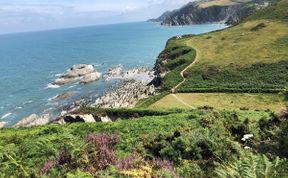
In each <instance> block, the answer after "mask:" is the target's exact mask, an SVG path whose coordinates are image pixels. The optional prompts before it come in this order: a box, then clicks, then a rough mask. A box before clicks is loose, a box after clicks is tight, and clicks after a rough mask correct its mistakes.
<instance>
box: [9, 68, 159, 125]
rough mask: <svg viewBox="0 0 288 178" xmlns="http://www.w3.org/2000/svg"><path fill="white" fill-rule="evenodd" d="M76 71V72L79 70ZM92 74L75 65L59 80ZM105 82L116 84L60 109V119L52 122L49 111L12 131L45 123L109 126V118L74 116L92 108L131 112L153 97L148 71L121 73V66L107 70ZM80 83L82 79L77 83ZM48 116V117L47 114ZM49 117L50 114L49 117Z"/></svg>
mask: <svg viewBox="0 0 288 178" xmlns="http://www.w3.org/2000/svg"><path fill="white" fill-rule="evenodd" d="M78 69H79V70H78ZM87 72H88V73H89V74H91V73H94V70H92V67H89V66H86V65H85V66H84V65H83V66H82V67H81V65H80V66H77V65H74V67H72V68H71V69H70V70H69V71H68V72H67V73H66V74H63V75H61V76H60V78H72V77H76V78H77V76H79V75H82V76H83V75H84V76H85V75H86V73H87ZM103 78H104V80H105V81H109V80H116V81H118V82H116V84H115V85H114V86H113V87H111V88H109V89H108V90H107V91H106V92H105V93H104V94H103V96H101V97H99V96H98V97H97V96H87V97H83V98H80V99H77V100H75V101H73V102H72V103H71V104H69V105H63V106H59V107H58V108H57V109H58V110H60V111H61V112H60V114H59V116H58V117H57V118H56V119H55V118H54V117H52V115H51V113H50V112H49V111H46V110H45V111H44V112H43V113H44V114H42V115H37V114H32V115H30V116H27V117H25V118H23V119H22V120H21V121H19V122H18V123H17V124H16V125H14V127H31V126H38V125H45V124H47V123H51V122H53V123H57V124H66V123H74V122H111V121H114V120H117V119H118V118H116V119H113V118H110V117H109V116H98V117H94V116H92V115H89V114H84V115H81V114H80V115H79V114H75V112H76V111H77V110H78V109H79V108H80V107H82V106H93V107H100V108H131V107H134V106H135V105H136V104H137V102H138V101H139V100H140V99H143V98H146V97H149V96H152V95H155V94H156V90H155V87H154V85H149V83H150V82H151V81H152V79H153V78H154V71H152V70H149V68H147V67H138V68H133V69H130V70H126V71H125V70H124V69H123V67H122V66H120V65H119V66H116V67H114V68H110V69H109V70H108V72H107V74H106V75H104V76H103ZM78 80H80V81H81V79H78ZM74 95H75V92H65V93H62V94H58V95H56V96H55V97H53V98H51V99H49V102H50V103H56V102H60V101H62V100H65V99H69V98H71V97H73V96H74ZM47 113H48V114H47ZM49 113H50V114H49Z"/></svg>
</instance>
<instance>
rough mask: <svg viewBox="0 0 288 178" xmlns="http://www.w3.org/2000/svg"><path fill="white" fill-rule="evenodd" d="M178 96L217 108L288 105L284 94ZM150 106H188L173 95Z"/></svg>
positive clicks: (182, 94)
mask: <svg viewBox="0 0 288 178" xmlns="http://www.w3.org/2000/svg"><path fill="white" fill-rule="evenodd" d="M176 96H177V97H178V98H179V99H180V100H182V101H183V102H185V103H187V104H188V105H191V106H193V107H205V106H209V107H213V108H217V109H242V110H249V109H250V110H262V111H265V110H271V111H279V110H281V109H283V108H284V107H285V105H286V98H285V96H284V95H283V94H263V93H257V94H249V93H178V94H176ZM150 108H188V106H187V105H184V104H183V103H181V102H180V101H178V100H175V97H174V96H172V95H167V96H165V97H164V98H163V99H161V100H159V101H157V102H155V103H154V104H152V105H151V106H150Z"/></svg>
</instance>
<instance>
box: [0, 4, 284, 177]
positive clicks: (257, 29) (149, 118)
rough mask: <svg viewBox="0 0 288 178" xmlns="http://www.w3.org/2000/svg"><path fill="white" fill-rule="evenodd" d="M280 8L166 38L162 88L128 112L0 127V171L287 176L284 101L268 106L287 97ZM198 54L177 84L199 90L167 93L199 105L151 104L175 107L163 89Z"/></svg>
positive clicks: (105, 111) (17, 173)
mask: <svg viewBox="0 0 288 178" xmlns="http://www.w3.org/2000/svg"><path fill="white" fill-rule="evenodd" d="M222 2H224V1H218V2H217V3H222ZM225 2H226V1H225ZM286 12H287V0H282V1H280V2H279V3H276V4H274V6H272V7H268V8H267V9H265V10H262V11H259V12H258V13H257V14H255V15H252V16H251V17H249V18H248V19H247V20H246V21H244V22H242V23H241V24H239V25H237V26H234V27H231V28H228V29H225V30H219V31H216V32H212V33H208V34H203V35H198V36H191V35H187V36H183V37H182V38H180V39H176V38H172V39H170V40H169V42H168V44H167V47H166V49H165V50H164V51H163V52H162V53H161V55H160V58H161V59H164V60H165V62H164V61H162V65H161V66H160V70H161V71H162V72H168V71H169V73H168V74H167V75H166V76H165V78H164V81H163V83H162V88H163V90H162V93H161V94H159V95H157V96H155V97H151V98H148V99H146V100H142V101H140V103H139V105H138V108H134V109H99V108H81V109H80V110H79V111H76V112H77V113H81V114H92V115H93V116H95V117H97V116H103V115H108V116H111V117H117V118H121V119H119V120H118V121H116V122H111V123H80V124H79V123H76V124H66V125H55V124H49V125H45V126H41V127H31V128H19V129H14V128H5V129H1V130H0V177H68V178H74V177H77V178H78V177H79V178H81V177H83V178H84V177H85V178H88V177H133V178H137V177H167V178H168V177H187V178H188V177H189V178H190V177H192V178H193V177H197V178H198V177H219V178H222V177H223V178H224V177H241V178H242V177H243V178H262V177H275V178H276V177H277V178H278V177H280V178H281V177H283V178H284V177H288V160H287V158H288V152H287V150H288V141H287V140H288V138H287V134H288V133H287V132H288V108H287V107H286V109H284V110H281V111H280V112H272V111H276V110H279V108H280V107H283V106H284V100H287V98H288V97H287V96H288V95H287V85H288V80H287V74H288V70H287V69H288V63H287V56H288V53H287V51H288V45H287V44H288V40H287V39H288V38H287V37H288V31H287V29H288V23H287V22H286V20H285V19H286V18H287V13H286ZM272 33H273V35H270V34H272ZM194 49H196V50H194ZM196 51H197V59H198V60H197V62H196V63H195V65H194V66H193V67H192V68H190V69H189V70H188V71H187V72H186V73H185V78H187V80H186V81H185V83H184V84H183V85H182V86H181V88H180V91H181V92H191V91H198V92H202V93H194V94H189V93H188V94H187V93H184V94H183V93H182V94H176V95H172V96H173V97H174V96H176V97H178V98H181V101H183V102H184V103H185V102H186V103H188V104H190V105H193V106H197V107H199V108H198V109H194V110H185V109H169V110H167V109H155V108H157V107H159V106H163V102H162V103H161V101H165V102H164V104H167V105H169V106H170V105H172V106H173V107H180V108H183V103H181V102H180V103H179V102H177V101H176V100H175V98H173V99H171V95H168V93H169V92H170V90H171V88H173V87H174V86H175V85H177V84H178V83H179V82H181V81H182V77H181V76H180V72H181V71H182V70H183V69H184V68H186V67H187V66H188V65H189V64H191V63H192V62H193V61H194V60H195V58H196ZM280 91H281V92H282V93H284V95H283V94H276V93H278V92H280ZM207 92H217V93H207ZM224 92H230V93H224ZM235 92H238V93H235ZM241 92H251V93H254V94H248V93H241ZM255 92H258V93H257V94H255ZM265 93H266V94H265ZM270 93H273V94H270ZM161 98H162V100H160V101H159V102H160V104H159V102H156V101H157V100H159V99H161ZM154 102H156V103H155V104H153V105H151V104H152V103H154ZM206 103H207V104H206ZM149 105H151V106H150V108H153V109H147V108H144V109H143V107H147V106H149ZM214 107H215V108H217V109H214ZM218 108H220V109H218ZM222 108H225V109H224V110H222ZM228 108H229V109H228ZM231 108H232V109H231ZM234 108H239V109H240V110H239V109H236V110H234ZM249 109H253V110H249ZM267 109H269V110H267ZM261 110H266V111H261ZM271 110H272V111H271Z"/></svg>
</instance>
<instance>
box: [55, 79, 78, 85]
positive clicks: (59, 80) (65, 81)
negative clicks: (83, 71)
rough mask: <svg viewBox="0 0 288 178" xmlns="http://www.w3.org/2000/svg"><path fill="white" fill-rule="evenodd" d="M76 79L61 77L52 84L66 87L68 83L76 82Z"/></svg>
mask: <svg viewBox="0 0 288 178" xmlns="http://www.w3.org/2000/svg"><path fill="white" fill-rule="evenodd" d="M74 81H75V78H64V77H60V78H57V79H56V80H55V81H54V82H53V83H52V84H53V85H60V86H61V85H66V84H68V83H71V82H74Z"/></svg>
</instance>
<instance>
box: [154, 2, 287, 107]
mask: <svg viewBox="0 0 288 178" xmlns="http://www.w3.org/2000/svg"><path fill="white" fill-rule="evenodd" d="M287 7H288V5H287V0H283V1H281V2H279V3H277V4H274V5H273V6H270V7H268V8H266V9H263V10H259V11H258V12H256V13H255V14H253V15H251V16H249V17H248V18H247V19H245V20H244V21H243V22H242V23H240V24H238V25H236V26H233V27H230V28H227V29H225V30H219V31H215V32H211V33H207V34H202V35H197V36H189V35H188V36H182V37H181V38H179V37H178V38H172V39H170V40H169V41H168V43H167V47H166V49H165V50H164V51H163V52H162V53H161V55H160V56H159V59H158V60H157V63H156V65H155V69H156V71H157V75H158V81H157V82H155V84H157V85H161V87H162V90H163V91H169V90H171V89H172V88H173V87H175V86H176V85H177V84H179V83H180V82H181V81H182V80H183V76H181V75H180V72H181V71H182V70H183V69H185V67H187V66H188V65H189V64H191V63H192V62H193V61H194V60H196V62H195V63H194V64H193V66H191V67H189V68H188V69H187V70H185V75H186V76H185V82H184V83H181V85H180V86H178V87H177V92H180V93H187V96H186V97H185V96H184V98H189V97H190V98H195V97H196V98H197V97H200V96H190V95H189V92H201V93H209V98H210V97H211V95H213V93H214V94H215V97H217V96H218V95H219V93H226V96H223V98H226V103H229V102H233V99H232V100H231V97H230V96H229V93H240V94H239V98H241V97H240V96H241V93H243V92H244V93H245V92H246V93H247V92H248V93H275V98H278V99H277V100H278V101H280V103H281V101H282V104H280V103H279V104H280V105H282V106H283V107H284V106H285V103H286V101H285V100H286V99H285V98H284V96H281V95H278V93H281V92H284V91H285V90H286V89H287V86H288V79H287V77H286V76H287V75H288V70H287V68H288V58H287V57H288V43H287V38H288V30H287V29H288V23H287ZM180 49H189V50H190V51H194V53H195V54H194V55H193V56H187V54H184V53H181V52H180V53H179V50H180ZM177 51H178V52H177ZM186 51H187V50H186ZM175 53H177V54H178V55H175ZM183 54H184V55H183ZM179 61H182V62H179ZM183 61H186V62H183ZM165 74H166V75H165ZM164 75H165V77H163V76H164ZM169 97H170V98H171V96H167V98H164V99H163V100H162V101H163V102H161V100H160V101H158V102H157V107H161V106H163V107H169V106H167V102H166V101H168V100H169ZM173 97H174V99H175V95H173ZM200 98H202V100H205V99H204V98H205V97H203V96H201V97H200ZM229 98H230V99H229ZM232 98H233V97H232ZM256 98H257V97H256ZM256 98H255V97H254V96H251V98H250V99H247V100H246V102H248V103H249V101H251V104H253V103H258V102H261V100H262V101H263V102H264V99H260V98H259V97H258V99H259V100H258V102H255V99H256ZM281 98H282V99H281ZM176 99H179V97H177V95H176ZM176 101H177V100H176ZM152 103H153V102H152ZM168 103H169V102H168ZM187 103H191V104H192V105H191V106H192V107H193V106H198V105H197V104H196V103H195V104H194V103H193V102H190V101H188V100H187V102H186V104H187ZM179 104H180V105H183V103H179ZM209 104H211V106H215V107H220V108H221V106H219V105H217V104H216V103H215V104H212V103H209V101H207V102H206V103H203V102H202V106H203V105H209ZM173 105H175V103H174V104H171V106H173ZM224 105H225V103H224ZM248 105H249V104H248ZM254 105H255V106H251V105H250V107H251V108H254V109H264V108H261V107H259V106H260V105H259V104H254ZM238 106H240V107H244V106H241V105H238ZM274 108H275V107H274ZM281 108H282V107H280V108H279V109H281ZM266 109H272V110H273V107H270V106H269V104H266Z"/></svg>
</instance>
